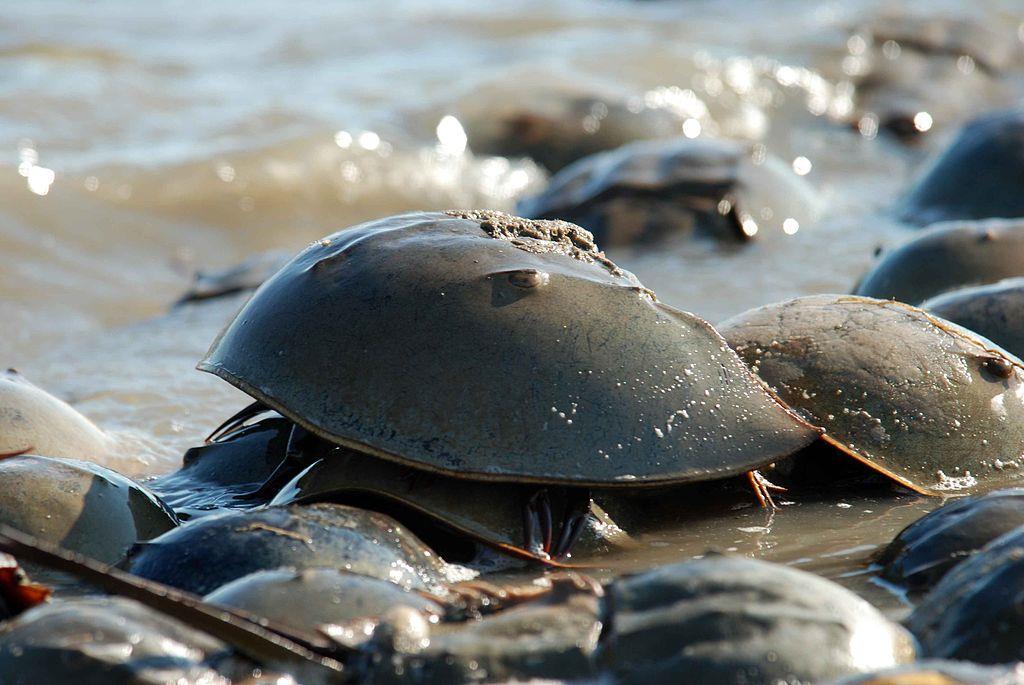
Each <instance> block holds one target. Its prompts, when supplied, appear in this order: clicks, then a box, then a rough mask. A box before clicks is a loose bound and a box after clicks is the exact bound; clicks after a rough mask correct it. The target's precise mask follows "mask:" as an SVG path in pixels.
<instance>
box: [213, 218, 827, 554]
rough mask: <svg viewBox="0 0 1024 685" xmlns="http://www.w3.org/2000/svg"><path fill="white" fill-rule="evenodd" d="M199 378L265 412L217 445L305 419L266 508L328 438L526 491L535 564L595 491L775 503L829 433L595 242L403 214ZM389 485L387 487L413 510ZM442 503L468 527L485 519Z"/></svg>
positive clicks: (252, 306)
mask: <svg viewBox="0 0 1024 685" xmlns="http://www.w3.org/2000/svg"><path fill="white" fill-rule="evenodd" d="M299 332H301V334H297V333H299ZM199 368H200V369H201V370H204V371H208V372H210V373H213V374H216V375H217V376H220V377H221V378H223V379H224V380H226V381H228V382H229V383H231V384H232V385H235V386H236V387H238V388H240V389H241V390H243V391H244V392H246V393H248V394H249V395H251V396H252V397H253V398H254V399H255V400H256V404H254V405H253V406H252V407H251V408H249V409H247V410H243V411H242V412H240V413H239V414H238V415H237V416H235V417H233V418H232V419H229V420H228V422H226V424H225V426H224V427H223V430H221V431H218V434H221V435H222V434H224V432H230V431H231V430H233V429H234V428H236V427H237V426H239V425H242V424H244V422H245V421H246V420H247V419H248V418H250V417H252V416H254V415H257V414H259V413H261V412H264V411H266V410H267V408H271V409H273V410H275V411H277V412H279V413H280V414H282V415H283V416H285V417H287V418H288V419H289V420H291V421H293V422H294V424H295V425H294V431H293V432H292V435H291V440H290V446H289V448H288V450H287V452H288V455H289V456H288V457H287V458H286V459H285V461H284V462H283V463H282V467H281V470H280V473H278V474H277V476H279V478H274V477H272V478H271V479H270V482H271V484H272V486H273V487H270V486H268V489H269V490H271V492H274V493H276V492H277V491H278V490H280V488H281V486H282V485H283V484H284V483H283V482H281V481H282V480H284V481H285V482H286V479H288V478H292V477H294V475H296V474H297V473H299V472H300V471H301V470H302V469H305V468H307V467H309V465H310V461H311V459H310V457H313V458H314V460H315V458H319V455H317V450H315V449H312V450H309V454H307V448H308V446H309V445H310V444H314V443H315V442H316V441H321V442H327V443H330V444H334V445H339V446H342V447H345V448H347V449H350V450H353V451H355V452H357V453H359V455H360V456H361V457H363V458H364V459H365V460H371V459H374V458H379V459H383V460H386V461H389V462H392V463H394V464H397V465H401V466H403V467H405V468H407V469H409V473H410V474H414V473H418V472H427V473H428V474H432V475H433V476H436V477H437V480H436V481H435V482H437V483H441V482H442V481H444V482H450V483H451V487H452V488H453V489H454V492H455V493H458V492H459V490H460V488H461V487H462V486H461V485H459V483H461V482H465V483H467V485H466V487H467V488H469V487H470V485H468V483H471V482H474V481H476V482H480V483H483V484H514V485H516V486H520V489H525V488H526V487H527V486H529V487H530V488H532V494H531V495H530V496H529V497H527V498H526V502H525V504H524V505H523V506H521V507H517V508H518V509H519V510H520V511H521V512H522V515H521V516H517V517H516V519H518V520H523V521H524V523H523V528H524V535H523V537H524V538H525V540H524V541H523V543H522V545H523V546H522V548H521V549H520V551H521V552H523V553H524V554H525V555H527V556H532V557H534V558H543V557H546V556H552V557H558V556H563V555H564V554H566V553H567V552H568V551H569V549H570V548H571V547H572V545H573V542H574V540H575V539H576V538H577V537H578V535H579V534H580V532H581V531H582V530H583V528H584V527H585V523H586V521H587V520H588V518H589V512H590V507H589V505H590V496H589V494H588V489H589V488H591V487H609V488H616V487H621V488H636V487H643V486H655V485H659V484H660V485H666V484H673V483H686V482H695V481H708V480H716V479H726V478H731V477H737V476H740V477H742V476H744V475H746V476H748V477H749V478H750V479H751V481H752V482H754V483H756V484H757V486H756V491H757V492H758V493H761V494H763V488H764V485H763V483H762V482H761V481H760V480H759V479H758V477H757V476H756V475H755V474H754V472H755V471H756V469H758V468H759V467H761V466H763V465H765V464H768V463H771V462H772V461H774V460H775V459H777V458H779V457H781V456H784V455H788V454H791V453H793V452H795V451H797V450H799V449H800V448H802V447H805V446H806V445H808V444H810V443H811V442H813V441H814V440H815V438H816V437H817V435H818V432H817V430H816V429H814V428H812V427H810V426H808V425H807V424H806V423H804V422H803V421H802V420H801V419H799V418H798V417H797V416H796V415H795V414H794V413H793V412H792V411H790V410H789V409H788V408H787V407H786V406H785V405H783V404H782V403H781V402H780V401H779V400H778V399H777V398H776V397H775V396H774V395H773V394H772V393H771V392H770V391H769V390H768V389H767V388H766V387H765V386H764V384H763V383H762V382H761V381H760V380H759V379H758V378H757V377H756V376H755V375H753V374H752V373H750V371H749V369H747V368H746V366H745V365H744V364H743V362H742V361H741V360H740V359H739V357H737V356H736V355H735V353H733V352H732V350H730V349H729V347H728V345H726V343H725V341H724V340H722V338H721V337H720V336H719V335H718V334H717V333H716V332H715V330H714V329H713V328H712V327H711V326H710V324H708V323H706V322H705V321H703V320H701V319H699V318H697V317H695V316H693V315H691V314H687V313H684V312H680V311H678V310H675V309H672V308H671V307H668V306H666V305H664V304H662V303H660V302H658V300H657V299H656V298H655V297H654V295H653V293H651V292H650V291H649V290H647V289H646V288H644V287H643V285H642V284H641V283H640V282H639V281H638V280H637V279H636V277H635V276H633V275H632V274H630V273H628V272H625V271H623V270H621V269H619V268H618V267H617V266H616V265H615V264H613V263H612V262H611V261H610V260H609V259H608V258H607V257H605V255H604V253H603V252H600V251H599V250H598V249H597V247H596V245H595V244H594V242H593V238H592V236H591V235H590V233H588V232H587V231H585V230H583V229H581V228H580V227H578V226H574V225H572V224H569V223H565V222H560V221H531V220H527V219H520V218H518V217H512V216H509V215H506V214H502V213H500V212H490V211H471V212H449V213H425V214H408V215H403V216H396V217H390V218H386V219H382V220H379V221H375V222H370V223H367V224H363V225H360V226H357V227H354V228H351V229H348V230H345V231H342V232H340V233H336V234H334V235H332V236H330V237H328V238H325V239H323V240H321V241H318V242H316V243H314V244H313V245H311V246H310V247H308V248H307V249H306V250H305V251H303V252H302V253H300V254H299V255H298V256H297V257H296V258H295V259H294V260H292V261H291V262H290V263H289V264H288V265H287V266H285V267H284V269H282V270H281V271H280V272H279V273H278V274H277V275H275V276H274V277H273V278H271V279H270V280H269V281H268V282H267V283H266V284H264V286H263V287H262V288H261V289H260V290H259V291H257V293H256V294H255V295H254V296H253V298H252V299H251V300H250V301H249V302H248V303H247V304H246V306H245V307H244V308H243V309H242V311H241V312H239V314H238V316H237V317H236V318H235V320H234V321H233V322H232V323H231V324H229V325H228V327H227V328H226V329H225V330H224V331H223V332H222V333H221V335H220V336H219V337H218V338H217V340H216V341H215V342H214V343H213V346H212V347H211V349H210V352H209V354H208V356H207V357H206V358H205V359H204V360H203V361H201V362H200V364H199ZM366 463H367V464H369V463H370V462H369V461H366ZM348 465H349V466H350V467H351V468H355V469H358V468H361V466H359V460H355V459H352V460H350V461H349V462H348ZM323 467H324V468H332V460H331V458H330V457H329V455H328V458H326V459H324V460H323ZM351 468H350V469H348V470H351ZM367 468H371V467H369V466H368V467H367ZM353 478H354V479H357V478H358V476H353ZM394 483H395V479H394V478H388V479H387V480H384V481H380V482H378V483H377V484H376V486H375V490H376V492H378V493H379V494H381V495H383V496H390V497H392V498H396V499H398V500H399V501H401V500H402V496H401V488H402V486H401V484H400V483H398V484H394ZM491 492H496V493H498V495H500V493H499V492H498V491H497V490H491ZM396 493H397V494H396ZM448 500H449V502H450V505H451V506H452V507H459V508H462V511H463V513H464V515H465V516H467V517H470V518H472V517H473V516H474V513H473V512H474V511H475V510H477V509H479V507H480V506H481V502H480V501H478V500H475V499H474V498H467V497H461V498H460V497H458V496H454V497H449V498H448ZM485 506H487V507H490V506H498V505H494V504H492V503H491V502H487V503H486V505H485ZM448 515H452V516H454V514H453V513H452V512H445V516H448Z"/></svg>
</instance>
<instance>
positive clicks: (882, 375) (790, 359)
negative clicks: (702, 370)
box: [719, 295, 1024, 494]
mask: <svg viewBox="0 0 1024 685" xmlns="http://www.w3.org/2000/svg"><path fill="white" fill-rule="evenodd" d="M719 330H721V332H722V335H724V336H725V338H726V340H728V341H729V344H730V345H732V347H733V349H735V350H736V351H737V352H738V353H739V355H740V357H742V358H743V359H744V360H745V361H746V362H747V364H749V365H750V366H751V368H752V369H754V370H755V371H756V372H757V373H758V374H759V375H760V376H761V377H762V378H763V379H764V380H765V381H766V382H767V383H768V384H769V385H770V386H771V387H773V388H774V389H775V391H776V392H777V393H779V396H780V397H781V398H782V399H783V401H785V402H786V403H788V404H789V406H791V407H793V408H794V409H795V410H797V411H798V412H800V413H802V414H803V415H804V416H805V417H806V418H807V419H808V420H809V421H810V422H811V423H813V424H815V425H817V426H821V427H822V428H823V429H824V431H825V432H824V434H823V435H822V439H823V440H824V441H825V442H826V443H828V444H829V445H832V446H833V447H835V448H837V449H838V450H839V451H840V452H841V453H843V454H846V455H848V456H850V457H853V458H854V459H855V460H857V461H859V462H861V463H863V464H865V465H867V466H868V467H870V468H871V469H872V470H874V471H877V472H879V473H881V474H883V475H885V476H887V477H888V478H890V479H892V480H894V481H896V482H897V483H899V484H901V485H903V486H904V487H907V488H909V489H910V490H913V491H915V492H918V493H922V494H939V493H942V492H947V491H951V490H957V491H961V492H967V491H972V490H980V489H983V488H986V487H992V486H993V485H997V484H999V483H1005V482H1006V481H1007V480H1008V479H1012V478H1013V471H1012V470H1008V469H1007V468H1006V467H1007V464H1009V463H1010V462H1011V461H1013V460H1016V459H1019V458H1020V457H1021V454H1022V445H1024V363H1022V362H1021V361H1020V360H1019V359H1017V358H1016V357H1014V356H1013V355H1011V354H1009V353H1008V352H1006V351H1005V350H1003V349H1001V348H999V347H997V346H996V345H995V344H994V343H992V342H990V341H988V340H985V339H984V338H980V337H978V336H976V335H975V334H974V333H971V332H970V331H968V330H966V329H963V328H961V327H959V326H957V325H956V324H953V323H950V322H948V321H945V320H943V319H940V318H938V317H935V316H932V315H930V314H928V313H927V312H924V311H922V310H920V309H917V308H916V307H912V306H910V305H906V304H902V303H900V302H892V301H883V300H874V299H870V298H866V297H854V296H849V295H816V296H811V297H801V298H797V299H794V300H789V301H786V302H781V303H777V304H771V305H767V306H764V307H760V308H757V309H752V310H750V311H748V312H745V313H743V314H740V315H738V316H736V317H734V318H732V319H730V320H729V321H726V322H725V323H723V324H721V326H720V327H719Z"/></svg>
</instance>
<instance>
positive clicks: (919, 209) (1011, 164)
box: [896, 109, 1024, 226]
mask: <svg viewBox="0 0 1024 685" xmlns="http://www.w3.org/2000/svg"><path fill="white" fill-rule="evenodd" d="M1022 186H1024V110H1020V109H1015V110H1011V111H1008V112H998V113H996V114H988V115H986V116H983V117H979V118H978V119H975V120H974V121H972V122H970V123H968V124H967V125H966V126H965V127H964V128H963V130H962V131H961V132H960V134H959V135H958V136H957V137H956V139H955V140H954V141H953V142H952V143H951V144H950V146H949V147H948V148H946V149H945V150H944V151H943V152H942V154H940V155H939V156H938V157H937V158H936V159H935V160H934V161H933V162H932V163H931V164H930V165H929V166H928V167H927V168H926V169H925V171H924V173H923V174H922V175H921V176H920V178H919V179H918V181H917V182H916V183H915V184H914V185H913V187H912V188H911V189H910V192H908V193H907V194H906V195H905V196H904V197H903V199H902V200H901V201H900V202H899V203H898V204H897V206H896V214H897V216H898V217H899V218H900V220H901V221H905V222H907V223H909V224H915V225H918V226H924V225H927V224H931V223H935V222H937V221H949V220H954V219H961V220H962V219H986V218H991V217H1003V218H1010V217H1021V216H1024V195H1022V193H1021V192H1020V189H1021V187H1022Z"/></svg>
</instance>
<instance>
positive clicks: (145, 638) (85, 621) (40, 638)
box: [0, 597, 253, 685]
mask: <svg viewBox="0 0 1024 685" xmlns="http://www.w3.org/2000/svg"><path fill="white" fill-rule="evenodd" d="M252 668H253V665H252V664H249V668H248V671H249V672H250V673H251V672H252ZM245 670H246V669H245V668H244V667H243V663H242V662H241V660H236V659H234V658H232V657H231V653H230V648H229V647H228V646H227V645H226V644H224V643H223V642H220V641H219V640H217V639H215V638H212V637H210V636H209V635H206V634H204V633H201V632H198V631H196V630H194V629H192V628H190V627H189V626H187V625H185V624H184V623H181V622H179V621H177V620H175V619H172V618H169V617H167V616H164V615H162V614H159V613H157V612H155V611H152V610H151V609H148V608H146V607H144V606H142V605H141V604H138V603H136V602H134V601H132V600H128V599H122V598H119V597H89V598H76V599H70V600H66V601H55V602H52V603H47V604H43V605H41V606H38V607H35V608H34V609H30V610H29V611H27V612H25V613H24V614H22V615H21V616H19V617H18V618H17V619H15V620H13V621H9V622H7V623H5V624H4V625H3V627H2V628H0V680H2V681H3V682H4V683H5V685H36V684H37V683H76V685H146V684H152V683H222V682H229V678H230V677H236V676H237V677H244V676H243V674H244V671H245ZM236 682H237V681H236Z"/></svg>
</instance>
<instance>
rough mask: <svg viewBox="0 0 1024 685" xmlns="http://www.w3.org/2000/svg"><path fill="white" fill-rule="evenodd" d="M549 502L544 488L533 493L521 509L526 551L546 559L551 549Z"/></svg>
mask: <svg viewBox="0 0 1024 685" xmlns="http://www.w3.org/2000/svg"><path fill="white" fill-rule="evenodd" d="M551 528H552V523H551V500H550V499H549V498H548V491H547V489H546V488H543V489H541V490H538V491H537V492H535V493H534V494H533V495H532V496H531V497H530V499H529V500H527V502H526V506H525V507H523V531H524V532H525V535H526V540H525V545H526V549H527V551H529V552H531V553H532V554H535V555H537V556H539V557H544V558H547V557H548V556H549V554H548V550H550V549H551V537H552V533H551Z"/></svg>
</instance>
